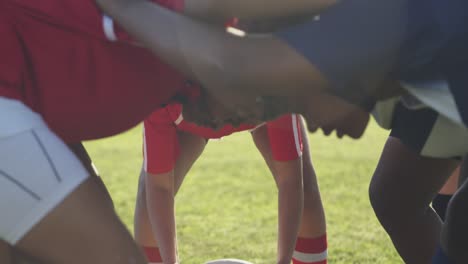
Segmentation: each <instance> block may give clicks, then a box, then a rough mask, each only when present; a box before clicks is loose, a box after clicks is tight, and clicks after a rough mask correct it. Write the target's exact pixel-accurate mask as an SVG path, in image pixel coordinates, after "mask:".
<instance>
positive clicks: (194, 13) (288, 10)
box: [184, 0, 337, 21]
mask: <svg viewBox="0 0 468 264" xmlns="http://www.w3.org/2000/svg"><path fill="white" fill-rule="evenodd" d="M336 2H337V0H288V1H284V0H256V1H252V0H185V9H184V14H186V15H188V16H191V17H196V18H199V19H203V20H208V21H226V19H229V18H233V17H237V18H239V19H241V20H275V19H283V18H285V17H303V16H308V15H314V14H317V13H319V12H321V11H323V10H324V9H326V8H328V7H330V6H332V5H334V4H335V3H336Z"/></svg>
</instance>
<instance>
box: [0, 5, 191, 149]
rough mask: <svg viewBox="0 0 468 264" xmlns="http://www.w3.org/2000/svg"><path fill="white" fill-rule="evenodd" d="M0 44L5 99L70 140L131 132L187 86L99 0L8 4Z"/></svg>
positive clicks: (0, 18)
mask: <svg viewBox="0 0 468 264" xmlns="http://www.w3.org/2000/svg"><path fill="white" fill-rule="evenodd" d="M166 2H169V1H166ZM170 3H178V2H172V1H170ZM0 39H1V41H0V58H2V59H1V62H0V96H4V97H10V98H15V99H19V100H21V101H23V102H24V103H25V104H26V105H28V106H29V107H31V108H32V109H33V110H34V111H36V112H38V113H40V114H41V115H42V117H43V118H44V119H45V121H46V122H47V124H48V125H49V126H50V127H51V129H52V130H53V131H54V132H56V133H57V134H58V135H59V136H60V137H61V138H62V139H64V140H65V141H66V142H77V141H81V140H86V139H96V138H100V137H105V136H110V135H113V134H116V133H119V132H121V131H123V130H125V129H128V128H130V127H132V126H134V125H136V124H137V123H139V122H140V121H142V120H143V119H144V118H145V117H147V116H148V115H149V114H150V113H151V112H152V111H153V110H154V109H155V108H157V107H159V106H160V105H161V104H163V103H165V102H167V101H169V99H171V98H172V97H173V96H174V95H175V94H176V93H177V92H178V91H179V90H180V89H182V88H183V86H184V85H186V83H185V79H184V78H183V76H180V75H179V74H178V73H177V72H175V71H174V70H173V69H171V68H170V67H168V66H167V65H166V64H164V63H162V62H161V61H160V60H158V59H156V58H155V57H154V56H153V55H152V54H150V53H149V52H148V51H147V50H145V49H143V48H141V47H138V46H137V45H133V44H132V43H130V42H129V41H128V40H129V38H128V37H127V36H126V35H125V34H123V32H122V31H121V30H119V29H118V28H117V27H116V25H114V24H113V22H112V20H111V19H109V18H108V17H106V16H104V15H103V14H102V13H101V12H100V11H99V9H98V8H97V6H96V5H95V3H94V1H93V0H79V1H71V0H40V1H31V0H0Z"/></svg>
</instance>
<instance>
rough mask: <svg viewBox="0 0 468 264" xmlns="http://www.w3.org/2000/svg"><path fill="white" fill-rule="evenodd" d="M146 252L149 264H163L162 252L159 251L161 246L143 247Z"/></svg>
mask: <svg viewBox="0 0 468 264" xmlns="http://www.w3.org/2000/svg"><path fill="white" fill-rule="evenodd" d="M143 251H144V252H145V256H146V259H148V261H149V262H148V264H162V263H163V261H162V258H161V254H160V253H159V248H157V247H143Z"/></svg>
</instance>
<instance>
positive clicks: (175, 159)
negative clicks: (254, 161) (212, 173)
mask: <svg viewBox="0 0 468 264" xmlns="http://www.w3.org/2000/svg"><path fill="white" fill-rule="evenodd" d="M250 129H253V131H252V136H253V139H254V142H255V144H256V146H257V148H258V149H259V151H260V152H261V154H262V155H263V157H264V159H265V162H266V164H267V165H268V167H269V168H270V170H271V172H272V174H273V176H274V179H275V181H276V184H277V187H278V190H279V192H278V193H279V201H278V203H279V209H278V210H279V211H278V216H279V229H278V230H279V233H278V256H277V263H291V259H292V261H293V263H294V264H300V263H310V264H312V263H314V264H318V263H320V264H324V263H326V262H327V261H326V259H327V240H326V234H325V233H326V227H325V216H324V212H323V207H322V204H321V199H320V194H319V190H318V185H317V180H316V176H315V172H314V169H313V167H312V164H311V161H310V154H309V147H308V140H307V138H303V139H302V134H303V133H305V130H304V128H303V125H302V122H301V119H300V117H299V116H298V115H295V114H293V115H291V114H288V115H285V116H282V117H280V118H278V119H276V120H274V121H270V122H267V123H266V124H263V125H260V126H258V127H254V126H251V125H241V126H239V127H236V128H234V127H232V126H231V125H226V126H223V127H222V128H220V129H218V130H213V129H209V128H205V127H201V126H197V125H195V124H192V123H190V122H187V121H186V120H184V118H183V116H182V106H181V105H180V104H177V103H174V104H170V105H168V106H167V107H165V108H163V109H160V110H157V111H155V112H154V113H153V114H152V115H151V116H150V117H149V118H148V119H146V120H145V122H144V163H143V164H144V166H143V169H142V174H141V175H140V186H139V192H138V196H137V206H136V212H135V238H136V241H137V242H138V243H139V244H140V245H142V247H143V248H144V251H145V252H146V255H147V258H148V260H149V261H150V263H163V262H164V263H175V262H178V259H177V250H176V249H177V242H176V228H175V218H174V196H175V194H176V193H177V191H178V190H179V188H180V186H181V184H182V182H183V179H184V177H185V175H186V174H187V173H188V171H189V169H190V168H191V166H192V164H193V163H194V162H195V161H196V160H197V159H198V157H199V156H200V155H201V153H202V152H203V149H204V147H205V145H206V143H207V141H208V140H209V139H213V138H221V137H224V136H227V135H229V134H231V133H234V132H238V131H244V130H250ZM302 142H304V145H303V143H302ZM303 146H304V149H305V153H304V156H303V155H302V152H303V149H302V148H303ZM301 216H302V217H301ZM298 231H299V233H298ZM153 234H154V235H153ZM297 234H299V237H297ZM294 245H295V247H294Z"/></svg>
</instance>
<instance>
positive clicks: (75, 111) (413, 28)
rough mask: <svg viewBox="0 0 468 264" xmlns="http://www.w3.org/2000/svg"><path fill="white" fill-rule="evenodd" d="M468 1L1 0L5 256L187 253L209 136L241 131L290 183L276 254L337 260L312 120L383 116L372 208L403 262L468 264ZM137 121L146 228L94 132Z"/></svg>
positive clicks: (35, 259) (283, 185)
mask: <svg viewBox="0 0 468 264" xmlns="http://www.w3.org/2000/svg"><path fill="white" fill-rule="evenodd" d="M467 9H468V3H467V2H466V1H464V0H452V1H438V0H414V1H410V0H393V1H385V0H347V1H336V0H318V1H311V0H289V1H277V0H249V1H240V0H153V1H150V0H81V1H71V0H41V1H30V0H0V52H1V54H0V122H1V123H2V125H1V126H0V210H2V212H8V213H7V214H2V215H1V216H0V263H11V264H14V263H109V264H110V263H112V264H118V263H122V264H124V263H132V264H143V263H178V262H179V256H178V252H177V239H176V232H177V231H176V224H175V217H174V210H175V209H174V196H175V195H176V193H177V191H178V189H179V188H180V186H181V184H182V182H183V179H184V177H185V175H186V174H187V173H188V172H189V170H190V168H191V166H192V165H193V163H194V162H195V161H196V160H197V158H198V157H199V156H200V155H201V154H202V152H203V149H204V147H205V145H206V144H207V142H208V141H209V140H210V139H214V138H221V137H224V136H228V135H230V134H232V133H235V132H240V131H250V133H251V134H252V138H253V141H254V143H255V145H256V146H257V149H258V150H259V152H260V153H261V155H262V156H263V158H264V160H265V163H266V164H267V165H268V167H269V169H270V171H271V174H272V176H273V178H274V180H275V182H276V186H277V188H278V219H279V221H278V250H277V263H279V264H280V263H281V264H284V263H291V262H292V263H294V264H303V263H309V264H310V263H314V264H324V263H327V232H326V221H325V213H324V209H323V207H322V204H321V200H320V193H319V191H318V186H317V179H316V175H315V172H314V169H313V167H312V163H311V160H310V154H309V145H308V141H307V132H306V128H307V130H309V131H310V132H315V131H316V130H318V129H322V130H323V131H324V132H325V133H326V134H329V133H331V132H332V131H336V134H337V135H338V136H339V137H342V136H345V135H347V136H350V137H353V138H360V137H361V136H362V135H363V133H364V131H365V129H366V126H367V123H368V122H369V119H370V116H371V115H372V116H374V118H375V120H376V121H377V122H378V123H379V124H380V125H381V126H382V127H384V128H387V129H391V134H390V136H389V137H388V139H387V142H386V144H385V146H384V149H383V152H382V155H381V158H380V161H379V163H378V165H377V168H376V170H375V172H374V175H373V177H372V180H371V182H370V187H369V197H370V202H371V204H372V207H373V209H374V212H375V215H376V216H377V218H378V220H379V221H380V223H381V225H382V227H383V228H384V229H385V231H386V232H387V233H388V235H389V236H390V238H391V240H392V242H393V245H394V246H395V248H396V250H397V252H398V253H399V255H400V256H401V258H402V260H403V261H404V262H405V263H433V264H442V263H468V251H467V250H466V245H468V230H467V229H466V226H467V225H466V223H467V221H468V214H467V213H466V207H467V206H468V185H467V184H466V183H465V182H464V179H465V177H466V175H468V174H467V173H468V171H467V170H466V168H465V165H464V161H463V156H464V155H465V154H467V152H468V129H467V125H468V88H467V87H465V86H467V85H468V74H467V72H468V48H467V47H468V12H466V10H467ZM234 18H235V19H236V20H239V22H240V23H239V25H236V26H238V27H240V28H242V30H243V32H245V33H243V34H240V35H241V36H240V35H239V34H238V35H233V34H230V33H228V32H226V28H225V25H226V23H227V22H228V21H232V20H233V19H234ZM350 21H352V23H350ZM231 25H232V24H231ZM259 33H260V34H259ZM140 122H143V133H144V144H143V153H144V155H143V160H144V162H143V168H142V171H141V174H140V182H139V190H138V195H137V206H136V212H135V221H134V222H135V235H134V237H133V236H132V235H131V234H130V233H129V232H128V231H127V229H126V227H125V226H124V225H123V224H122V223H121V221H120V219H119V217H118V216H117V215H116V213H115V211H114V207H113V204H112V201H111V198H110V196H109V194H108V193H107V190H106V187H105V185H104V184H103V182H102V181H101V180H100V178H99V176H98V175H97V172H96V171H95V170H94V167H93V164H92V162H91V159H90V157H89V156H88V155H87V153H86V150H85V149H84V147H83V146H82V145H81V142H82V141H84V140H89V139H99V138H103V137H109V136H112V135H115V134H118V133H121V132H123V131H125V130H127V129H129V128H131V127H133V126H135V125H137V124H138V123H140ZM457 168H458V169H457ZM444 185H445V186H444ZM455 191H456V192H455ZM454 193H455V194H454ZM452 196H453V197H452ZM431 204H432V206H431ZM434 209H436V211H437V212H436V211H435V210H434ZM97 238H98V239H97ZM414 245H418V246H417V247H415V246H414ZM356 262H357V263H359V260H356Z"/></svg>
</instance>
